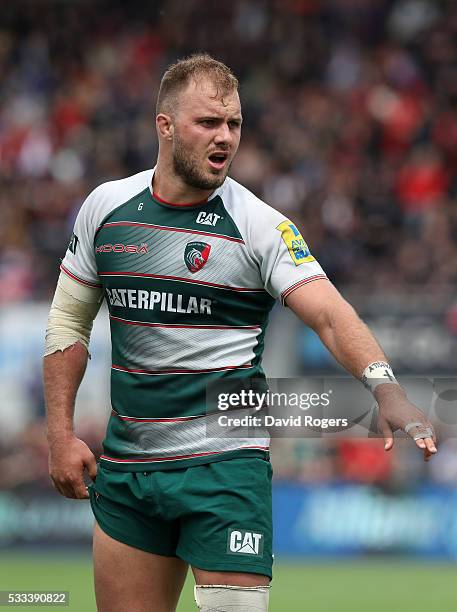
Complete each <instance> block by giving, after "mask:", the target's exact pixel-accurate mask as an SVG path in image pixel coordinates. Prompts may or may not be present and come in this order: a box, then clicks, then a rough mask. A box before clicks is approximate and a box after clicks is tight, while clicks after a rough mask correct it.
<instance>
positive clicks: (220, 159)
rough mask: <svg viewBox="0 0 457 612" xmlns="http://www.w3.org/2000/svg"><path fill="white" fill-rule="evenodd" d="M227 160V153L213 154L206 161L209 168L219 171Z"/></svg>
mask: <svg viewBox="0 0 457 612" xmlns="http://www.w3.org/2000/svg"><path fill="white" fill-rule="evenodd" d="M227 159H228V153H224V152H221V153H213V154H212V155H210V156H209V157H208V161H209V163H210V166H211V167H213V168H216V169H217V170H221V169H222V168H223V167H224V166H225V163H226V161H227Z"/></svg>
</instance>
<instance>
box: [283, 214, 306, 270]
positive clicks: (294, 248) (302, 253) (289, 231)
mask: <svg viewBox="0 0 457 612" xmlns="http://www.w3.org/2000/svg"><path fill="white" fill-rule="evenodd" d="M276 229H277V230H279V231H280V232H281V237H282V239H283V240H284V242H285V244H286V247H287V249H288V251H289V254H290V256H291V257H292V261H293V262H294V264H295V265H296V266H299V265H300V264H302V263H309V262H310V261H315V259H314V257H313V256H312V255H311V253H310V252H309V248H308V245H307V244H306V242H305V241H304V240H303V237H302V235H301V234H300V232H299V231H298V229H297V228H296V227H295V225H294V224H293V223H291V222H290V221H283V222H282V223H280V224H279V225H278V227H277V228H276Z"/></svg>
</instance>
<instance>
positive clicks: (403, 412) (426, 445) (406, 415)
mask: <svg viewBox="0 0 457 612" xmlns="http://www.w3.org/2000/svg"><path fill="white" fill-rule="evenodd" d="M374 396H375V398H376V401H377V402H378V406H379V413H378V431H379V432H380V433H381V434H382V435H383V436H384V449H385V450H386V451H389V450H390V449H391V448H392V447H393V445H394V436H393V432H394V431H396V430H397V429H402V430H403V431H404V432H406V433H407V434H408V435H409V436H411V438H412V439H413V440H414V441H415V443H416V446H417V447H418V448H420V449H421V450H422V451H423V453H424V461H429V459H430V458H431V457H432V456H433V455H434V454H435V453H436V452H437V449H436V436H435V431H434V429H433V425H432V424H431V423H430V421H429V420H428V419H427V417H426V416H425V414H424V413H423V412H422V410H419V408H417V406H415V405H414V404H412V403H411V402H410V401H409V399H408V398H407V396H406V393H405V391H404V390H403V389H402V387H400V386H399V385H394V384H381V385H378V386H377V387H376V389H375V391H374Z"/></svg>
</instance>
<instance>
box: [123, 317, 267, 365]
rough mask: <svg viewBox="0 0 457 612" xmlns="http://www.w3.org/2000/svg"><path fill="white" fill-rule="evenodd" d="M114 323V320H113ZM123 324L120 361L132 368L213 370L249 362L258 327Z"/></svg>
mask: <svg viewBox="0 0 457 612" xmlns="http://www.w3.org/2000/svg"><path fill="white" fill-rule="evenodd" d="M113 323H115V321H113ZM119 325H122V331H123V332H124V338H123V342H122V346H123V351H122V357H123V360H122V363H116V364H115V365H118V366H120V367H126V368H129V369H135V370H147V371H152V372H154V371H156V370H181V369H182V370H215V369H218V368H225V367H228V366H231V367H241V366H245V365H249V364H250V363H251V362H252V360H253V359H254V358H255V353H254V348H255V346H256V345H257V338H258V336H259V334H260V331H261V330H260V328H258V329H217V330H214V329H195V328H186V329H181V328H178V329H174V328H161V327H139V326H135V325H123V324H122V323H120V324H119Z"/></svg>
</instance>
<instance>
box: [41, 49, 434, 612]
mask: <svg viewBox="0 0 457 612" xmlns="http://www.w3.org/2000/svg"><path fill="white" fill-rule="evenodd" d="M241 123H242V115H241V107H240V100H239V96H238V82H237V79H236V77H235V76H234V75H233V73H232V72H231V71H230V69H229V68H227V67H226V66H225V65H224V64H222V63H221V62H219V61H216V60H215V59H213V58H211V57H210V56H208V55H206V54H202V55H196V56H192V57H190V58H186V59H183V60H180V61H178V62H177V63H176V64H174V65H172V66H171V67H170V68H169V69H168V70H167V71H166V73H165V74H164V76H163V79H162V82H161V86H160V91H159V94H158V100H157V113H156V128H157V134H158V139H159V154H158V159H157V165H156V166H155V168H154V169H151V170H145V171H142V172H139V173H138V174H135V175H134V176H130V177H128V178H124V179H121V180H115V181H111V182H108V183H104V184H102V185H100V186H99V187H97V188H96V189H95V190H94V191H93V192H92V193H91V194H90V195H89V196H88V198H87V199H86V201H85V202H84V204H83V206H82V208H81V210H80V212H79V215H78V217H77V220H76V223H75V228H74V233H73V235H72V238H71V241H70V245H69V247H68V250H67V252H66V254H65V258H64V259H63V262H62V266H61V274H60V277H59V280H58V284H57V289H56V293H55V296H54V300H53V303H52V307H51V311H50V315H49V323H48V330H47V336H46V353H45V359H44V380H45V392H46V403H47V415H48V440H49V447H50V459H49V465H50V476H51V478H52V481H53V483H54V485H55V487H56V488H57V490H58V491H59V492H60V493H61V494H62V495H64V496H66V497H70V498H77V499H85V498H87V497H90V503H91V506H92V509H93V512H94V515H95V518H96V522H95V528H94V545H93V552H94V574H95V593H96V600H97V606H98V610H100V611H102V612H126V611H131V612H146V611H155V612H171V611H172V610H175V609H176V605H177V602H178V598H179V595H180V592H181V588H182V585H183V582H184V579H185V576H186V572H187V569H188V566H189V565H190V566H191V568H192V571H193V574H194V577H195V583H196V586H195V598H196V602H197V605H198V607H199V609H200V610H203V611H206V612H208V611H209V610H216V609H217V610H220V611H224V610H238V611H240V612H247V611H250V610H258V611H260V610H267V609H268V598H269V583H270V579H271V575H272V533H271V532H272V525H271V467H270V463H269V455H268V438H267V437H265V438H261V439H259V438H255V439H252V438H249V439H247V438H233V437H219V438H209V437H207V436H205V422H206V421H205V419H206V418H207V417H206V416H205V390H206V388H207V386H208V384H210V383H212V382H214V381H226V380H230V379H231V378H236V377H238V378H241V379H244V380H246V379H251V378H253V377H255V378H259V377H260V378H261V377H262V376H263V372H262V367H261V358H262V348H263V338H264V333H265V328H266V324H267V319H268V313H269V311H270V310H271V308H272V306H273V304H274V302H275V300H276V299H281V300H282V302H283V303H284V304H286V305H287V306H288V307H289V308H291V309H292V310H293V311H294V312H295V313H296V314H297V315H298V316H299V317H300V319H301V320H302V321H303V322H304V323H305V324H306V325H308V326H310V327H311V328H312V329H313V330H315V331H316V332H317V334H318V335H319V336H320V338H321V340H322V341H323V343H324V344H325V346H326V347H327V348H328V349H329V350H330V351H331V353H332V354H333V356H334V357H335V359H336V360H337V361H338V362H339V363H341V364H342V365H343V366H344V367H345V368H346V369H347V370H348V371H349V372H350V373H351V374H353V375H354V376H355V377H356V378H359V379H362V380H363V381H364V382H365V384H366V385H367V386H368V387H370V388H371V389H372V391H373V393H374V395H375V398H376V400H377V402H378V405H379V429H380V431H381V432H382V434H383V435H384V439H385V448H386V450H389V449H390V448H392V445H393V433H392V432H393V431H395V430H397V429H403V430H405V431H406V432H407V433H409V435H410V436H411V437H412V438H413V439H414V440H415V443H416V445H417V447H418V448H419V449H420V450H421V451H422V452H423V454H424V458H425V459H426V460H428V459H429V458H430V457H431V456H432V454H433V453H435V452H436V446H435V438H434V433H433V429H432V426H431V424H430V423H429V422H428V421H427V419H426V418H425V416H424V415H423V413H422V412H421V411H420V410H419V409H418V408H416V407H415V406H414V405H412V404H411V403H410V402H409V401H408V399H407V398H406V395H405V393H404V391H403V389H402V388H401V387H400V386H399V385H398V384H397V382H396V380H395V377H394V375H393V372H392V370H391V368H390V366H389V364H388V363H387V360H386V357H385V355H384V353H383V352H382V350H381V348H380V347H379V345H378V343H377V342H376V340H375V339H374V337H373V335H372V334H371V333H370V331H369V330H368V328H367V327H366V326H365V325H364V324H363V323H362V321H361V320H360V319H359V317H358V316H357V314H356V313H355V311H354V310H353V308H352V307H351V306H350V305H349V304H348V303H347V302H346V301H345V300H344V299H343V298H342V297H341V295H340V294H339V293H338V291H337V290H336V289H335V287H334V286H333V285H332V283H331V282H330V281H329V280H328V279H327V277H326V275H325V273H324V271H323V270H322V268H321V267H320V265H319V264H318V262H317V261H316V260H315V259H314V257H313V256H312V255H311V253H310V251H309V249H308V247H307V245H306V243H305V241H304V239H303V238H302V236H301V234H300V232H299V231H298V230H297V228H296V227H295V225H293V223H291V222H290V221H289V220H288V219H286V218H285V217H284V216H283V215H282V214H280V213H279V212H277V211H276V210H274V209H273V208H271V207H269V206H268V205H267V204H265V203H264V202H262V201H261V200H259V199H258V198H257V197H256V196H254V195H253V194H252V193H251V192H249V191H248V190H247V189H245V188H244V187H243V186H241V185H240V184H238V183H236V182H235V181H234V180H232V179H231V178H228V172H229V169H230V165H231V163H232V160H233V158H234V156H235V154H236V152H237V149H238V145H239V142H240V134H241ZM103 297H104V298H105V299H106V301H107V305H108V309H109V316H110V324H111V337H112V358H113V363H112V370H111V406H112V411H111V415H110V419H109V423H108V429H107V433H106V438H105V440H104V444H103V447H104V450H103V455H102V456H101V458H100V462H99V464H98V466H97V464H96V460H95V458H94V456H93V455H92V453H91V451H90V450H89V448H88V447H87V446H86V444H85V443H84V442H83V441H82V440H79V439H78V438H77V437H76V436H75V434H74V430H73V412H74V404H75V397H76V393H77V390H78V387H79V385H80V383H81V380H82V378H83V375H84V371H85V368H86V363H87V358H88V344H89V336H90V331H91V327H92V322H93V319H94V318H95V316H96V314H97V311H98V310H99V306H100V303H101V301H102V299H103ZM86 470H87V472H88V474H89V475H90V477H91V479H92V481H93V484H91V485H90V486H89V487H88V490H87V489H86V486H85V484H84V480H83V475H84V472H85V471H86Z"/></svg>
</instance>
